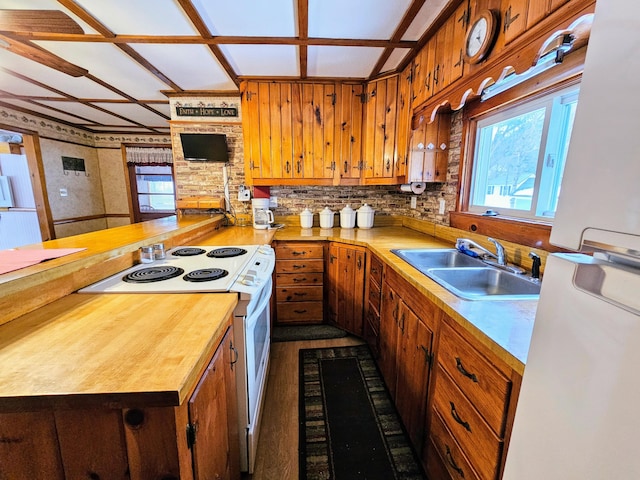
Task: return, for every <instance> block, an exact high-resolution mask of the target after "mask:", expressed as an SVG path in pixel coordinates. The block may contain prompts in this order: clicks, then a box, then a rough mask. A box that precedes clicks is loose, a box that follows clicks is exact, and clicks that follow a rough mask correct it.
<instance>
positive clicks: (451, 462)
mask: <svg viewBox="0 0 640 480" xmlns="http://www.w3.org/2000/svg"><path fill="white" fill-rule="evenodd" d="M445 447H446V449H447V454H446V456H447V463H448V464H449V465H450V466H451V468H453V469H454V470H455V471H456V473H457V474H458V475H460V476H461V477H462V478H464V471H462V469H461V468H460V467H459V466H458V464H457V463H456V462H455V460H454V459H453V455H451V449H450V448H449V445H445Z"/></svg>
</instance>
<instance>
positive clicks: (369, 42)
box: [24, 0, 425, 48]
mask: <svg viewBox="0 0 640 480" xmlns="http://www.w3.org/2000/svg"><path fill="white" fill-rule="evenodd" d="M421 1H425V0H421ZM24 37H28V38H29V39H30V40H42V41H52V42H85V43H114V44H119V43H148V44H167V43H168V44H176V45H307V46H310V45H318V46H338V47H384V48H387V47H389V48H413V47H415V46H416V45H417V44H418V42H416V41H413V40H398V41H392V40H384V39H356V38H317V37H311V38H304V39H302V38H299V37H240V36H238V37H233V36H225V35H218V36H212V37H210V38H202V37H199V36H196V35H163V36H158V35H116V36H115V37H111V38H107V37H104V36H102V35H95V34H86V35H58V34H52V33H35V34H25V35H24Z"/></svg>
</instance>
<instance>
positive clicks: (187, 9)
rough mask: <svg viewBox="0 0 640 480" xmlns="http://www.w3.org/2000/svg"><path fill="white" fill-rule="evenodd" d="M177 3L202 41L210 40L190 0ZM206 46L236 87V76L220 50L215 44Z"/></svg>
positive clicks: (237, 82)
mask: <svg viewBox="0 0 640 480" xmlns="http://www.w3.org/2000/svg"><path fill="white" fill-rule="evenodd" d="M177 1H178V3H179V4H180V6H181V7H182V10H184V13H185V14H186V15H187V17H189V20H191V23H193V25H194V26H195V27H196V30H198V33H199V34H200V36H201V37H202V38H203V39H210V38H212V35H211V32H210V31H209V27H207V24H206V23H204V20H202V17H201V16H200V14H199V13H198V10H196V8H195V7H194V6H193V3H191V0H177ZM207 45H208V46H209V50H211V53H213V55H214V56H215V57H216V58H217V59H218V62H220V65H221V66H222V68H223V69H224V71H225V72H227V75H228V76H229V78H231V80H232V81H233V83H234V84H235V85H236V86H238V85H239V84H240V82H239V80H238V74H237V73H236V72H235V70H234V69H233V67H232V66H231V64H230V63H229V61H228V60H227V58H226V57H225V56H224V54H223V53H222V50H220V47H218V45H215V44H207Z"/></svg>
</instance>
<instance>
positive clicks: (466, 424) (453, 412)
mask: <svg viewBox="0 0 640 480" xmlns="http://www.w3.org/2000/svg"><path fill="white" fill-rule="evenodd" d="M449 405H451V416H452V417H453V419H454V420H455V421H456V422H458V423H459V424H460V425H462V426H463V427H464V428H465V430H467V431H468V432H470V431H471V425H469V422H465V421H464V420H462V419H461V418H460V416H459V415H458V412H457V411H456V406H455V404H454V403H453V402H451V401H450V402H449Z"/></svg>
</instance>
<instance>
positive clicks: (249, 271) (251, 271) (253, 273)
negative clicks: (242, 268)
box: [247, 270, 258, 277]
mask: <svg viewBox="0 0 640 480" xmlns="http://www.w3.org/2000/svg"><path fill="white" fill-rule="evenodd" d="M247 275H250V276H252V277H257V276H258V272H256V271H255V270H247Z"/></svg>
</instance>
